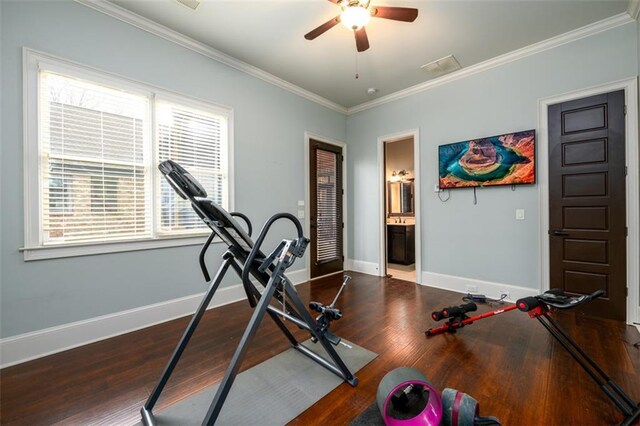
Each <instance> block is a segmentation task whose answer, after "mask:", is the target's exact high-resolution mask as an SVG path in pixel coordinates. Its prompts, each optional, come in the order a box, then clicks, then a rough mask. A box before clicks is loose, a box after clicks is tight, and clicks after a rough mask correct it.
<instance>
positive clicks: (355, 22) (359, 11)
mask: <svg viewBox="0 0 640 426" xmlns="http://www.w3.org/2000/svg"><path fill="white" fill-rule="evenodd" d="M369 19H371V14H370V13H369V10H368V9H365V8H364V7H362V6H349V7H347V8H346V9H345V10H343V11H342V13H341V14H340V22H342V24H343V25H344V26H345V27H347V28H349V29H350V30H354V31H357V30H359V29H360V28H362V27H364V26H365V25H367V23H368V22H369Z"/></svg>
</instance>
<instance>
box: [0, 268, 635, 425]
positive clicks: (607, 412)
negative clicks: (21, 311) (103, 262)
mask: <svg viewBox="0 0 640 426" xmlns="http://www.w3.org/2000/svg"><path fill="white" fill-rule="evenodd" d="M351 275H352V276H353V278H354V279H353V281H352V283H351V284H350V285H349V287H347V289H346V290H345V292H344V294H343V297H342V298H341V300H340V303H339V307H340V308H341V309H342V311H343V313H344V318H343V319H341V320H340V321H337V322H334V324H333V325H332V330H333V331H334V332H335V333H336V334H338V335H340V336H342V337H343V338H345V339H347V340H349V341H352V342H355V343H357V344H358V345H361V346H363V347H365V348H367V349H369V350H372V351H374V352H376V353H378V354H379V356H378V358H376V359H375V360H374V361H373V362H371V363H370V364H368V365H367V366H366V367H364V368H363V369H362V370H360V371H359V372H358V378H359V380H360V383H359V385H358V386H357V387H356V388H353V387H351V386H349V385H348V384H342V385H341V386H339V387H338V388H337V389H336V390H334V391H333V392H331V393H329V394H328V395H326V396H325V397H324V398H322V399H321V400H320V401H318V402H317V403H316V404H315V405H313V406H312V407H311V408H309V409H308V410H307V411H305V412H304V413H302V414H301V415H300V416H299V417H298V418H296V419H295V420H293V421H292V422H291V424H294V425H316V424H317V425H320V424H323V425H324V424H348V423H349V422H350V421H351V420H352V419H353V418H355V417H356V416H357V415H358V414H359V413H360V412H362V411H363V410H364V409H366V408H367V407H368V406H369V405H370V404H372V403H373V402H374V399H375V393H376V390H377V386H378V383H379V382H380V380H381V379H382V377H383V376H384V375H385V374H386V373H387V372H388V371H390V370H392V369H393V368H396V367H400V366H412V367H414V368H418V369H420V370H422V371H423V372H424V373H425V374H426V376H427V377H429V379H430V380H431V382H432V383H433V384H434V386H436V387H437V388H438V389H440V390H442V389H443V388H444V387H451V388H455V389H458V390H461V391H463V392H466V393H468V394H470V395H472V396H473V397H474V398H476V399H477V400H478V401H479V403H480V406H481V411H482V414H485V415H494V416H497V417H499V418H500V419H501V420H502V421H503V424H506V425H519V424H527V425H543V424H544V425H567V424H575V425H583V424H589V425H591V424H611V423H616V422H619V421H620V420H621V416H620V414H619V412H618V411H617V410H616V409H615V407H614V406H613V404H612V403H611V402H610V401H609V400H608V399H607V398H606V397H605V395H604V394H603V393H602V392H601V391H600V389H599V388H598V387H597V386H596V385H595V384H594V383H593V382H592V381H591V380H590V378H589V377H588V376H587V374H586V373H584V371H582V370H581V369H580V368H579V366H578V365H577V364H576V363H575V361H574V360H573V359H572V358H571V357H570V356H569V355H568V354H567V353H566V352H565V351H564V349H563V348H562V347H561V346H559V345H558V344H557V343H556V342H554V341H553V340H552V339H551V336H550V335H549V334H548V333H547V332H546V331H545V330H544V328H543V327H542V326H541V325H540V324H538V322H537V321H535V320H532V319H530V318H529V317H528V316H527V315H526V314H523V313H521V312H519V311H513V312H509V313H505V314H503V315H500V316H497V317H495V318H490V319H486V320H483V321H480V322H477V323H475V324H472V325H469V326H467V327H465V328H464V329H462V330H459V331H458V333H456V334H446V335H438V336H433V337H430V338H426V337H425V336H424V331H425V330H426V329H427V328H429V327H431V326H435V325H436V324H435V323H434V322H433V321H432V320H431V317H430V313H431V311H433V310H436V309H440V308H442V307H444V306H449V305H457V304H460V303H462V300H461V299H460V294H457V293H453V292H449V291H445V290H439V289H436V288H431V287H426V286H419V285H416V284H413V283H409V282H406V281H402V280H399V279H393V278H380V277H374V276H370V275H364V274H358V273H352V274H351ZM339 285H340V277H331V278H328V279H323V280H319V281H314V282H313V283H305V284H302V285H300V286H298V287H297V288H298V292H299V293H300V295H301V297H302V299H303V300H304V301H305V302H307V301H309V300H319V301H321V302H324V303H327V302H329V301H330V300H332V299H333V295H334V294H335V292H336V291H337V288H338V287H339ZM491 309H492V308H491V307H488V306H483V305H481V306H480V307H479V312H484V311H489V310H491ZM251 312H252V311H251V309H250V308H249V306H248V305H247V304H246V302H238V303H234V304H231V305H226V306H222V307H220V308H217V309H215V310H213V311H209V312H207V313H206V314H205V316H204V317H203V319H202V323H201V326H200V328H199V329H198V331H197V332H196V333H195V335H194V337H193V340H192V344H191V345H190V346H189V347H188V348H187V350H186V351H185V353H184V356H183V359H182V360H181V361H180V363H179V365H178V368H177V369H176V372H175V375H174V377H173V378H172V379H171V380H170V381H169V384H168V385H167V388H166V392H165V394H163V396H162V398H161V399H160V401H159V404H158V410H159V409H162V407H165V406H167V405H170V404H173V403H175V402H176V401H179V400H181V399H184V398H186V397H188V396H190V395H193V394H194V393H197V392H199V391H201V390H202V389H204V388H206V387H208V386H210V385H212V384H214V383H217V382H219V381H220V380H221V378H222V376H223V374H224V370H225V368H226V365H227V364H228V362H229V360H230V359H231V356H232V354H233V351H234V350H235V347H236V345H237V343H238V341H239V339H240V335H241V334H242V331H243V330H244V327H245V326H246V323H247V321H248V319H249V316H250V315H251ZM557 320H558V322H559V323H560V324H561V325H562V326H563V327H564V328H565V329H566V330H567V332H568V333H569V334H570V335H571V336H572V337H574V338H575V339H576V341H578V343H579V344H580V345H582V346H583V347H584V348H585V350H586V351H587V352H588V353H589V354H590V355H591V356H592V357H593V358H594V359H595V360H596V362H598V363H599V364H600V365H601V366H602V368H603V369H604V370H605V371H606V372H607V373H608V374H609V375H610V376H611V377H612V378H613V379H614V380H616V381H617V382H618V383H619V384H620V385H621V386H622V387H623V388H624V389H625V390H626V392H627V393H629V394H630V395H631V397H632V398H634V399H635V400H640V350H639V349H638V348H636V347H634V346H633V344H634V343H636V342H638V341H639V340H640V335H639V334H638V331H637V330H636V329H635V328H633V327H628V326H625V325H624V324H622V323H619V322H615V321H606V320H599V319H593V318H590V317H586V316H584V315H576V314H573V313H563V314H562V315H557ZM188 321H189V318H180V319H177V320H173V321H169V322H167V323H164V324H160V325H157V326H153V327H149V328H147V329H145V330H140V331H136V332H132V333H128V334H125V335H122V336H118V337H114V338H111V339H108V340H104V341H101V342H96V343H93V344H90V345H87V346H84V347H81V348H77V349H73V350H69V351H66V352H62V353H59V354H55V355H51V356H48V357H45V358H41V359H37V360H34V361H30V362H27V363H24V364H20V365H16V366H13V367H8V368H5V369H3V370H2V371H0V391H1V394H0V423H1V424H3V425H50V424H56V423H57V424H65V425H78V424H103V425H116V424H117V425H127V424H133V423H136V422H137V421H138V420H139V409H140V406H141V405H142V404H143V402H144V400H145V399H146V397H147V395H148V394H149V392H150V391H151V389H152V388H153V386H154V385H155V383H156V380H157V379H158V376H159V375H160V373H161V371H162V369H163V367H164V365H165V363H166V362H167V359H168V357H169V355H170V353H171V352H172V350H173V347H174V345H175V344H176V342H177V340H178V339H179V338H180V336H181V334H182V332H183V329H184V327H185V326H186V324H187V323H188ZM294 334H295V335H296V336H297V337H298V338H300V339H305V338H306V337H305V333H304V332H303V331H301V330H297V329H296V330H294ZM287 347H288V342H287V341H286V340H285V339H284V338H283V336H282V335H281V334H280V332H279V330H278V329H277V328H276V326H275V325H274V324H273V323H272V322H271V321H269V320H265V322H264V324H263V325H261V327H260V330H259V332H258V334H257V335H256V338H255V339H254V341H253V344H252V345H251V348H250V349H249V351H248V353H247V358H246V360H245V362H244V364H243V366H242V370H245V369H247V368H250V367H252V366H254V365H256V364H258V363H260V362H263V361H265V360H267V359H269V358H271V357H273V356H274V355H276V354H278V353H280V352H282V351H284V350H286V349H287ZM310 386H313V384H312V383H310Z"/></svg>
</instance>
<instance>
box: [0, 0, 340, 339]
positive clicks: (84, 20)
mask: <svg viewBox="0 0 640 426" xmlns="http://www.w3.org/2000/svg"><path fill="white" fill-rule="evenodd" d="M0 5H1V6H0V10H1V19H2V20H1V24H0V25H1V30H2V33H1V35H2V37H1V39H2V46H1V48H2V88H1V90H2V97H1V99H2V124H3V125H2V128H1V138H2V153H1V157H0V158H1V164H0V167H1V169H0V170H1V175H0V177H1V183H0V185H1V187H0V189H1V196H0V202H1V203H2V219H1V221H0V232H1V234H0V235H2V239H1V246H0V250H1V252H0V253H1V259H0V262H1V263H0V265H1V272H0V280H1V282H2V288H1V293H0V298H1V306H0V308H1V317H0V323H1V324H2V326H1V328H0V336H1V337H7V336H12V335H16V334H20V333H24V332H28V331H32V330H38V329H43V328H46V327H51V326H55V325H58V324H64V323H68V322H72V321H78V320H83V319H87V318H91V317H96V316H99V315H104V314H108V313H113V312H118V311H121V310H125V309H131V308H135V307H139V306H144V305H148V304H152V303H157V302H161V301H165V300H169V299H173V298H177V297H182V296H186V295H190V294H194V293H197V292H201V291H204V290H205V287H204V285H203V279H202V277H201V275H200V271H199V268H198V262H197V254H198V250H199V248H198V247H195V246H191V247H186V248H169V249H157V250H148V251H138V252H128V253H118V254H109V255H98V256H85V257H76V258H69V259H56V260H45V261H33V262H24V261H23V256H22V254H21V253H19V252H18V248H20V247H23V245H24V241H23V170H22V162H23V157H22V144H23V139H22V136H23V135H22V118H23V117H22V51H21V48H22V47H23V46H26V47H30V48H33V49H37V50H41V51H43V52H46V53H50V54H53V55H57V56H60V57H63V58H65V59H70V60H73V61H77V62H79V63H82V64H85V65H89V66H93V67H96V68H99V69H102V70H105V71H110V72H114V73H117V74H119V75H122V76H125V77H128V78H132V79H135V80H139V81H143V82H146V83H149V84H152V85H156V86H159V87H163V88H167V89H170V90H174V91H177V92H180V93H183V94H185V95H191V96H196V97H198V98H201V99H205V100H209V101H211V102H215V103H220V104H223V105H227V106H230V107H232V108H233V109H234V119H235V122H234V132H235V208H236V210H238V211H242V212H244V213H246V214H247V215H248V216H249V217H250V218H251V219H252V221H253V223H254V227H258V229H259V228H260V226H261V225H262V223H263V222H264V221H265V220H266V219H267V218H268V217H269V216H270V215H271V214H273V213H276V212H278V211H290V212H294V213H295V211H296V210H297V200H304V160H303V158H304V132H305V131H307V130H308V131H312V132H314V133H317V134H320V135H323V136H326V137H329V138H333V139H337V140H345V139H346V120H345V117H344V116H343V115H342V114H340V113H337V112H334V111H331V110H329V109H327V108H324V107H321V106H319V105H317V104H315V103H313V102H310V101H307V100H305V99H303V98H300V97H298V96H296V95H294V94H292V93H289V92H287V91H285V90H282V89H280V88H277V87H275V86H272V85H270V84H267V83H265V82H263V81H261V80H259V79H256V78H253V77H250V76H248V75H246V74H244V73H241V72H239V71H237V70H235V69H232V68H230V67H227V66H225V65H223V64H220V63H218V62H215V61H213V60H211V59H208V58H206V57H204V56H201V55H198V54H196V53H194V52H192V51H190V50H187V49H185V48H182V47H179V46H177V45H176V44H173V43H170V42H168V41H166V40H163V39H161V38H159V37H156V36H153V35H151V34H149V33H147V32H144V31H142V30H139V29H137V28H134V27H132V26H130V25H127V24H124V23H122V22H120V21H118V20H115V19H113V18H110V17H108V16H106V15H104V14H101V13H99V12H96V11H94V10H92V9H90V8H87V7H85V6H82V5H80V4H78V3H75V2H72V1H61V2H50V1H43V2H36V1H26V2H24V1H23V2H17V1H16V2H13V1H0ZM284 183H286V190H282V185H283V184H284ZM282 231H283V232H282V233H281V234H282V235H280V236H278V237H274V238H272V242H275V240H276V239H277V238H281V237H284V236H285V234H289V235H290V234H291V232H290V230H288V229H286V228H285V229H282ZM284 231H288V232H284ZM222 249H223V247H221V246H220V245H217V246H216V247H215V249H214V250H212V252H213V253H211V255H210V257H211V259H212V263H211V265H212V267H217V266H218V265H219V262H218V260H217V259H218V258H219V255H220V254H221V252H222ZM301 268H304V260H299V261H298V264H297V265H294V267H293V269H301ZM231 282H234V283H235V282H239V280H229V281H228V283H231Z"/></svg>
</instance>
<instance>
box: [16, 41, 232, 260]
mask: <svg viewBox="0 0 640 426" xmlns="http://www.w3.org/2000/svg"><path fill="white" fill-rule="evenodd" d="M25 58H26V61H25V62H26V69H25V71H26V78H25V80H26V85H25V104H26V105H27V117H26V118H27V123H26V124H27V126H26V132H25V133H26V135H25V136H26V137H25V160H26V161H25V165H26V167H25V190H26V191H27V193H26V194H25V200H26V201H25V210H26V214H25V220H26V223H25V245H26V247H25V249H24V251H25V259H26V260H32V259H42V258H51V257H66V256H75V255H82V254H95V253H104V252H112V251H125V250H138V249H144V248H152V247H159V246H173V245H184V244H197V243H199V242H201V241H202V236H203V235H206V234H207V233H208V228H207V227H206V225H205V224H204V223H203V222H202V220H200V219H199V218H198V217H197V215H196V214H195V212H194V211H193V210H192V209H191V207H190V205H189V203H188V202H187V201H184V200H182V199H181V198H180V197H178V196H177V195H176V194H175V192H174V191H173V190H172V189H171V188H170V187H169V185H168V184H167V182H166V181H165V179H164V178H163V177H162V175H161V174H160V172H159V171H158V169H157V165H158V164H159V162H161V161H163V160H166V159H173V160H175V161H177V162H178V163H180V164H181V165H183V166H184V167H185V168H186V169H187V170H189V172H190V173H191V174H193V176H194V177H196V178H197V179H198V180H200V181H201V182H202V184H203V185H204V186H205V188H206V189H207V191H208V192H209V196H211V197H212V198H213V199H214V200H215V201H216V202H217V203H219V204H221V205H222V206H223V207H225V208H227V209H228V208H229V204H230V202H229V200H230V194H229V188H228V186H229V184H228V182H229V176H228V169H229V167H228V151H229V147H228V146H229V143H230V141H229V137H228V135H229V131H228V129H229V126H230V116H231V112H230V110H229V109H223V108H220V107H218V106H215V105H211V104H208V103H203V102H200V101H196V100H193V99H189V98H186V97H182V96H177V95H174V94H170V93H165V92H164V91H161V90H157V89H155V88H150V87H148V86H146V85H142V84H139V83H133V82H130V81H128V80H125V79H120V78H114V77H112V76H110V75H106V74H103V73H98V72H96V71H93V70H88V69H86V68H84V67H80V66H78V65H74V64H69V63H66V62H64V61H59V60H56V59H53V58H49V57H46V56H45V55H41V54H36V53H34V52H31V51H29V50H25Z"/></svg>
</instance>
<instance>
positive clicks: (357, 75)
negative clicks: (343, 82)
mask: <svg viewBox="0 0 640 426" xmlns="http://www.w3.org/2000/svg"><path fill="white" fill-rule="evenodd" d="M359 78H360V74H359V73H358V52H356V80H357V79H359Z"/></svg>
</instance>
